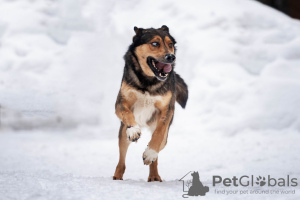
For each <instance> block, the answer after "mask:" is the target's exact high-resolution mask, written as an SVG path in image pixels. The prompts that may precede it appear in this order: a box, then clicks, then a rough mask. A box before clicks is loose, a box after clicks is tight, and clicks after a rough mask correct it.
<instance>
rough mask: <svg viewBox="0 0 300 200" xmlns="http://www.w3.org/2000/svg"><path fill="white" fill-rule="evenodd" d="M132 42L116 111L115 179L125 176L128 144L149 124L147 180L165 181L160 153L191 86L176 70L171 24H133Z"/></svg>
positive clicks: (144, 160)
mask: <svg viewBox="0 0 300 200" xmlns="http://www.w3.org/2000/svg"><path fill="white" fill-rule="evenodd" d="M134 31H135V36H134V37H133V43H132V44H131V45H130V46H129V48H128V51H127V52H126V54H125V56H124V59H125V67H124V73H123V78H122V83H121V88H120V91H119V94H118V97H117V101H116V105H115V109H116V115H117V116H118V118H119V119H120V120H121V127H120V130H119V153H120V157H119V163H118V165H117V167H116V171H115V174H114V176H113V179H114V180H123V174H124V172H125V157H126V153H127V149H128V146H129V144H130V143H131V142H136V141H137V140H138V139H139V138H140V137H141V128H142V127H147V128H149V129H150V131H151V132H152V138H151V140H150V142H149V144H148V146H147V148H146V150H145V151H144V153H143V162H144V164H145V165H150V173H149V177H148V182H151V181H160V182H161V181H162V180H161V178H160V176H159V174H158V170H157V158H158V153H159V152H160V151H161V150H162V149H163V148H164V147H165V146H166V144H167V138H168V131H169V127H170V125H171V123H172V120H173V115H174V108H175V101H177V102H178V103H179V104H180V105H181V107H182V108H185V106H186V103H187V99H188V88H187V85H186V84H185V82H184V80H183V79H182V78H181V77H180V76H179V75H178V74H176V73H175V71H174V66H175V59H176V57H175V53H176V48H175V46H174V45H175V44H176V41H175V39H174V38H173V37H172V36H171V35H170V33H169V28H168V27H167V26H165V25H163V26H162V27H161V28H158V29H154V28H149V29H143V28H137V27H134Z"/></svg>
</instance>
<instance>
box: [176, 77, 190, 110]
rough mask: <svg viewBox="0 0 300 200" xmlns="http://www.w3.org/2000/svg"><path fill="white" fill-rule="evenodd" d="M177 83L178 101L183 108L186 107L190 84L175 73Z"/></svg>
mask: <svg viewBox="0 0 300 200" xmlns="http://www.w3.org/2000/svg"><path fill="white" fill-rule="evenodd" d="M175 79H176V81H175V83H176V101H177V102H178V103H179V104H180V105H181V107H182V108H185V106H186V102H187V100H188V97H189V92H188V86H187V85H186V83H185V82H184V80H183V79H182V78H181V77H180V76H179V75H178V74H176V73H175Z"/></svg>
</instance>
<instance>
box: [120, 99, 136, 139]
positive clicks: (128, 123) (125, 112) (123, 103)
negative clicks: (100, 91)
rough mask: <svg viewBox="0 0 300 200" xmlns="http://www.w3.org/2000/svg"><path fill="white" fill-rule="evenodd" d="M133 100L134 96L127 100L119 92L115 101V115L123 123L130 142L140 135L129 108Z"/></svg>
mask: <svg viewBox="0 0 300 200" xmlns="http://www.w3.org/2000/svg"><path fill="white" fill-rule="evenodd" d="M135 100H136V98H135V97H134V96H133V97H131V99H129V100H127V99H125V98H124V97H122V96H121V95H120V94H119V96H118V99H117V103H116V115H117V116H118V118H119V119H120V120H121V121H122V122H123V124H124V125H125V129H126V134H127V138H128V140H129V141H132V142H135V141H137V140H138V139H139V138H140V136H141V128H140V127H139V125H138V124H137V123H136V121H135V118H134V115H133V113H132V111H131V110H130V108H131V107H132V105H133V104H134V102H135Z"/></svg>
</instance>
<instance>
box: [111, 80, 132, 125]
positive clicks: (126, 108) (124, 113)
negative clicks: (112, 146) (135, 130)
mask: <svg viewBox="0 0 300 200" xmlns="http://www.w3.org/2000/svg"><path fill="white" fill-rule="evenodd" d="M119 95H121V96H122V102H120V103H119V104H117V105H116V115H117V116H118V117H119V119H120V120H121V121H122V122H123V123H124V124H125V126H126V127H127V126H135V125H136V122H135V119H134V115H133V113H132V110H131V107H132V106H133V104H134V103H135V102H136V99H137V98H136V95H135V94H134V92H133V91H132V88H131V87H130V86H128V85H127V84H126V83H124V82H123V83H122V86H121V90H120V94H119Z"/></svg>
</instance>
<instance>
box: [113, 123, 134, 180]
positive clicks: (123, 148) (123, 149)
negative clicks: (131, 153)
mask: <svg viewBox="0 0 300 200" xmlns="http://www.w3.org/2000/svg"><path fill="white" fill-rule="evenodd" d="M129 145H130V141H128V140H127V136H126V126H124V124H121V127H120V131H119V153H120V157H119V163H118V165H117V167H116V171H115V174H114V176H113V179H114V180H123V174H124V172H125V168H126V167H125V158H126V153H127V149H128V147H129Z"/></svg>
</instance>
